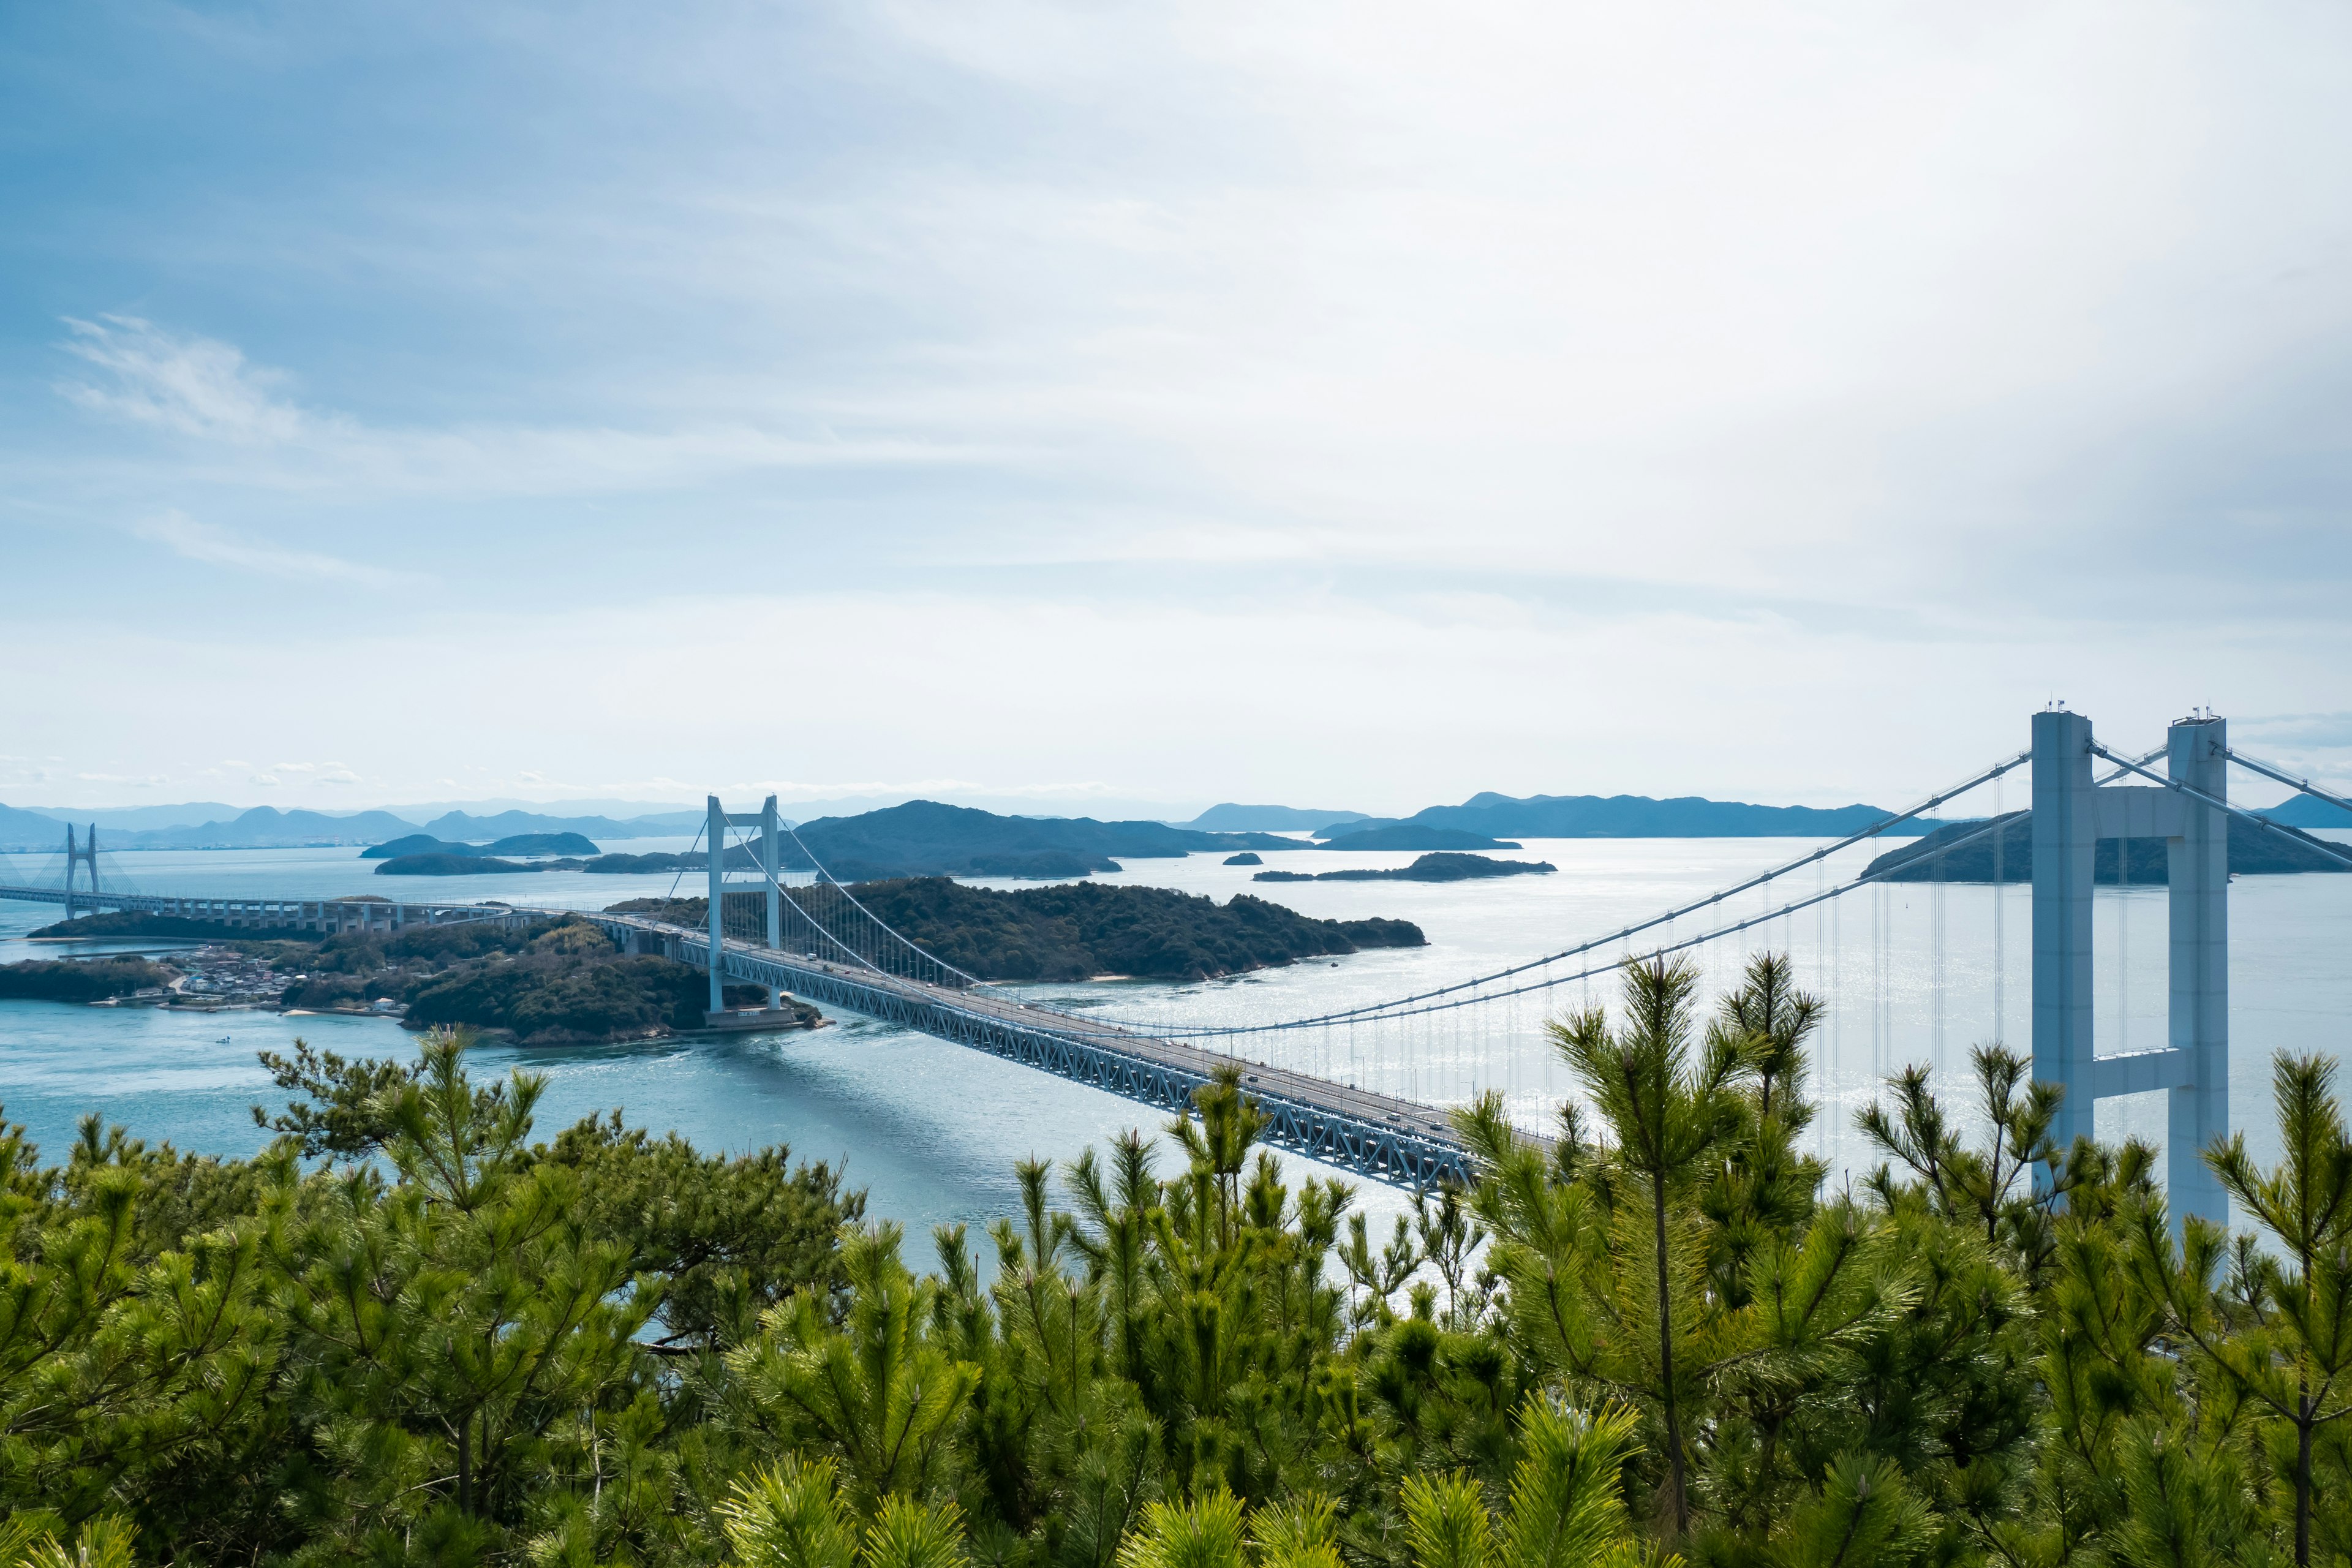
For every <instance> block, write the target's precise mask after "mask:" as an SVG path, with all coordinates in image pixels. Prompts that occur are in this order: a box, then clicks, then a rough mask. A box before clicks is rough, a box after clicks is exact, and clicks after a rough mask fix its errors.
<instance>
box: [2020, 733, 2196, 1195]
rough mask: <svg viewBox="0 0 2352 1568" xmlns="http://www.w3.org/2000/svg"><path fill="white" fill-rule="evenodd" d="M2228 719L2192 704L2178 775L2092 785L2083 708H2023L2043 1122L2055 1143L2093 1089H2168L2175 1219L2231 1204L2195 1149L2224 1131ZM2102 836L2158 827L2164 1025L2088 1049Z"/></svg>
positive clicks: (2069, 1131)
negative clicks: (2047, 1103) (2110, 1048)
mask: <svg viewBox="0 0 2352 1568" xmlns="http://www.w3.org/2000/svg"><path fill="white" fill-rule="evenodd" d="M2228 731H2229V727H2228V724H2227V723H2226V721H2223V720H2221V719H2217V718H2212V717H2210V716H2198V717H2192V718H2189V719H2184V720H2181V721H2179V722H2178V723H2176V724H2174V725H2173V726H2172V727H2171V728H2170V729H2169V730H2168V731H2167V733H2166V742H2167V744H2166V758H2167V762H2166V776H2167V777H2168V779H2170V780H2172V781H2173V782H2174V783H2175V784H2178V785H2180V786H2183V787H2180V788H2172V787H2167V786H2165V785H2161V784H2141V785H2126V786H2118V785H2114V784H2109V785H2105V786H2104V787H2102V786H2100V785H2098V784H2096V783H2095V780H2094V779H2093V777H2092V757H2093V746H2094V743H2095V742H2094V739H2093V736H2092V732H2091V721H2090V720H2089V719H2088V718H2086V717H2084V715H2082V714H2080V713H2071V712H2068V711H2066V710H2063V709H2053V710H2049V711H2046V712H2042V713H2037V714H2035V715H2034V716H2033V830H2032V843H2033V1076H2034V1077H2035V1078H2037V1079H2041V1080H2042V1081H2043V1082H2045V1083H2054V1084H2058V1085H2060V1086H2062V1087H2063V1089H2065V1090H2066V1098H2065V1100H2064V1101H2063V1103H2062V1104H2061V1106H2060V1107H2059V1110H2058V1115H2057V1119H2056V1121H2054V1122H2053V1125H2052V1127H2051V1136H2052V1137H2053V1139H2054V1140H2055V1142H2057V1144H2058V1146H2059V1148H2060V1149H2062V1150H2063V1149H2069V1148H2072V1147H2073V1145H2074V1140H2075V1139H2076V1138H2078V1137H2085V1138H2086V1137H2089V1136H2090V1135H2091V1130H2092V1125H2093V1108H2094V1106H2095V1103H2096V1102H2097V1101H2098V1100H2107V1099H2112V1098H2114V1097H2115V1096H2117V1095H2124V1094H2139V1093H2145V1092H2147V1091H2149V1090H2153V1089H2166V1090H2168V1091H2169V1095H2170V1105H2169V1108H2168V1119H2167V1130H2166V1137H2165V1181H2166V1185H2167V1190H2168V1197H2169V1203H2170V1206H2171V1209H2172V1214H2173V1221H2174V1224H2175V1225H2176V1226H2177V1225H2178V1224H2179V1222H2180V1220H2181V1219H2182V1218H2183V1217H2185V1216H2186V1215H2192V1214H2193V1215H2201V1216H2202V1217H2204V1218H2206V1219H2209V1220H2211V1221H2212V1222H2213V1223H2215V1224H2216V1225H2220V1226H2227V1225H2228V1224H2229V1218H2230V1215H2229V1202H2228V1199H2227V1197H2226V1196H2225V1194H2223V1193H2222V1191H2221V1184H2220V1183H2219V1182H2218V1181H2217V1180H2216V1179H2215V1178H2214V1175H2213V1173H2212V1172H2211V1171H2210V1169H2208V1168H2207V1166H2206V1164H2205V1162H2204V1160H2203V1158H2202V1155H2203V1153H2204V1151H2205V1150H2206V1148H2207V1147H2208V1146H2209V1145H2210V1144H2211V1142H2213V1140H2214V1139H2216V1138H2220V1137H2223V1136H2226V1135H2227V1134H2228V1132H2229V1131H2230V856H2229V846H2230V834H2229V827H2230V824H2229V816H2228V812H2227V809H2226V806H2225V805H2224V804H2222V803H2225V802H2226V801H2227V799H2228V795H2227V793H2226V791H2227V788H2228V782H2227V768H2228V761H2229V732H2228ZM2190 792H2194V793H2190ZM2102 838H2162V839H2164V840H2165V848H2166V865H2165V872H2166V879H2167V882H2168V889H2167V893H2168V899H2167V906H2168V907H2167V919H2168V925H2169V928H2170V929H2169V939H2170V940H2169V942H2168V951H2167V955H2166V958H2167V967H2168V972H2169V979H2168V1030H2167V1035H2168V1043H2167V1044H2166V1045H2165V1046H2164V1047H2162V1048H2160V1049H2158V1050H2149V1051H2131V1052H2126V1053H2122V1054H2119V1055H2116V1056H2110V1057H2102V1056H2099V1055H2097V1054H2096V1052H2095V1049H2094V1046H2093V1033H2092V1031H2093V1023H2094V1019H2095V1008H2094V1006H2093V989H2094V984H2093V975H2094V967H2093V955H2094V950H2093V942H2092V921H2091V910H2092V889H2093V885H2094V881H2095V875H2096V868H2097V855H2098V841H2099V840H2100V839H2102ZM2121 861H2122V858H2121V857H2120V856H2119V857H2118V864H2121Z"/></svg>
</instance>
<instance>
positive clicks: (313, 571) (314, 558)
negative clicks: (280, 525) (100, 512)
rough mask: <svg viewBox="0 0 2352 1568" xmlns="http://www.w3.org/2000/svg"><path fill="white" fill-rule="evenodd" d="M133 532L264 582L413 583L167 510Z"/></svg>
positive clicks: (410, 576) (404, 575)
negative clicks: (276, 579)
mask: <svg viewBox="0 0 2352 1568" xmlns="http://www.w3.org/2000/svg"><path fill="white" fill-rule="evenodd" d="M131 531H132V532H133V533H135V534H137V535H138V536H139V537H140V538H142V539H144V540H146V541H148V542H151V543H154V544H161V545H163V546H164V547H165V548H167V549H169V550H171V551H172V552H173V553H174V554H177V555H183V556H185V557H186V558H187V559H188V560H191V561H202V562H204V563H206V564H207V565H212V566H226V567H230V568H232V569H233V570H236V571H239V572H255V573H258V574H261V575H263V576H265V577H287V578H294V579H298V580H310V581H314V582H319V581H324V582H340V583H358V584H365V585H368V586H372V587H389V586H391V585H393V584H398V583H413V582H415V581H416V580H417V578H416V575H415V574H414V573H409V572H396V571H394V570H392V569H390V568H388V567H383V566H371V565H369V564H367V563H364V562H359V561H346V560H344V559H343V558H342V557H341V556H340V555H328V554H325V553H323V552H320V551H315V550H287V549H282V548H280V547H279V546H278V545H274V544H264V543H258V542H255V541H253V540H249V539H242V538H239V537H238V536H237V535H236V534H234V533H231V532H229V531H227V530H226V529H221V528H215V527H213V526H211V525H210V524H208V523H202V522H198V521H196V520H195V519H194V518H192V517H190V516H188V515H187V514H186V513H184V512H180V511H167V512H163V513H162V514H161V515H159V516H156V517H151V518H149V519H147V520H146V521H143V522H141V523H139V524H137V525H136V526H134V527H133V528H132V529H131Z"/></svg>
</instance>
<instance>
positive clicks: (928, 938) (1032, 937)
mask: <svg viewBox="0 0 2352 1568" xmlns="http://www.w3.org/2000/svg"><path fill="white" fill-rule="evenodd" d="M850 890H851V892H853V893H854V894H855V895H856V898H857V900H858V902H860V903H862V904H864V905H865V906H866V908H867V909H869V910H873V911H874V913H875V914H876V915H877V917H878V918H880V919H881V920H882V921H884V922H885V923H886V924H887V925H888V926H889V927H890V928H891V929H892V930H894V931H898V933H899V934H901V935H903V936H904V937H906V938H907V940H908V941H909V942H914V943H915V944H916V945H917V946H919V947H921V948H923V949H924V950H925V951H927V952H931V953H933V954H935V955H937V956H938V957H940V958H943V959H945V960H946V961H947V962H948V963H952V964H954V965H955V966H956V967H957V968H959V969H961V970H963V971H965V972H966V973H971V974H976V975H978V976H980V977H981V978H982V979H983V980H1015V981H1018V980H1090V979H1094V978H1096V977H1097V976H1099V975H1106V974H1116V975H1130V976H1133V977H1135V978H1137V979H1151V980H1207V979H1213V978H1215V977H1216V976H1218V975H1223V974H1238V973H1244V971H1247V970H1253V969H1265V968H1267V967H1270V966H1274V965H1279V964H1286V963H1297V962H1298V961H1299V960H1301V959H1305V958H1327V957H1339V956H1343V955H1345V954H1348V953H1351V952H1359V951H1360V950H1362V949H1364V948H1369V947H1421V946H1423V945H1425V943H1426V942H1427V940H1428V939H1427V938H1425V937H1423V935H1422V932H1421V928H1420V927H1419V926H1416V925H1414V924H1412V922H1411V921H1392V920H1366V921H1321V920H1315V919H1312V918H1310V917H1308V916H1307V915H1302V914H1300V913H1299V912H1298V911H1297V910H1290V909H1286V908H1284V907H1283V906H1282V905H1280V904H1275V903H1268V902H1267V901H1266V900H1264V899H1255V898H1252V897H1250V896H1249V895H1248V894H1246V893H1243V894H1238V895H1236V896H1235V897H1234V898H1233V899H1231V900H1228V901H1226V902H1225V903H1222V904H1220V903H1218V902H1217V901H1216V900H1214V899H1212V898H1208V897H1205V896H1203V895H1199V894H1192V893H1180V892H1176V891H1173V890H1172V889H1167V888H1138V887H1129V886H1111V885H1107V884H1103V883H1098V882H1066V883H1056V884H1054V885H1051V886H1047V887H1043V888H1023V889H1017V890H1014V891H1010V892H1007V891H1003V890H1000V889H992V888H974V887H968V886H966V885H965V884H963V883H961V882H956V881H951V880H950V879H947V878H945V877H920V878H902V879H894V880H890V881H883V882H860V883H857V884H856V886H854V887H853V888H852V889H850ZM612 908H613V909H614V910H616V911H619V910H625V911H632V912H636V913H642V914H650V915H652V916H653V917H654V918H656V920H666V921H672V922H673V923H676V924H678V925H690V926H691V925H700V924H702V923H703V922H704V921H707V920H708V919H709V908H710V904H709V900H707V899H633V900H628V901H627V902H625V903H619V904H614V905H613V906H612Z"/></svg>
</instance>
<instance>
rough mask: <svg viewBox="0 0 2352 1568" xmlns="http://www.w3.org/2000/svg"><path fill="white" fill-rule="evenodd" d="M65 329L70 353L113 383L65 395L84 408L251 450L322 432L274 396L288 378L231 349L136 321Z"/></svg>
mask: <svg viewBox="0 0 2352 1568" xmlns="http://www.w3.org/2000/svg"><path fill="white" fill-rule="evenodd" d="M66 326H67V327H68V330H69V331H71V333H72V336H71V337H69V338H68V339H67V341H66V343H65V348H66V351H67V352H68V353H71V354H73V355H74V356H76V357H77V358H79V359H80V360H82V361H84V362H86V363H89V364H91V365H94V366H96V367H97V368H98V369H100V370H101V371H104V372H106V373H107V374H108V377H109V380H108V382H107V384H97V383H92V382H87V381H85V382H73V383H68V384H66V385H64V386H63V387H61V388H60V389H59V390H60V391H62V392H63V393H64V395H66V396H67V397H68V398H69V399H71V400H72V401H73V402H75V403H78V404H79V405H81V406H83V407H84V408H89V409H93V410H95V411H97V412H100V413H103V414H111V415H116V416H120V417H122V418H125V419H131V420H134V421H137V422H139V423H142V424H147V425H160V426H163V427H165V428H167V429H170V430H174V431H177V432H179V433H180V434H182V435H185V436H199V437H206V438H208V439H212V440H218V441H228V442H234V443H236V444H238V445H246V446H260V445H268V444H271V443H275V442H280V441H290V440H295V439H297V438H299V437H301V436H302V435H303V434H304V433H305V431H306V430H308V429H310V428H311V427H312V426H314V424H315V422H314V421H313V420H312V419H310V416H306V415H305V414H303V413H302V411H301V410H299V408H296V407H294V406H293V405H291V404H288V403H284V402H280V401H278V399H276V398H274V397H273V396H271V395H270V392H269V387H270V385H271V384H273V383H275V382H278V381H282V380H283V379H284V378H283V376H282V375H279V374H273V373H269V372H266V371H260V370H257V369H255V368H254V367H252V366H250V365H248V364H247V363H246V359H245V355H243V354H242V353H238V352H237V351H236V349H235V348H234V347H232V346H230V345H229V344H227V343H223V342H214V341H213V340H211V339H209V338H194V337H180V336H175V335H174V334H173V333H170V332H167V331H162V330H161V329H159V328H157V327H156V326H155V325H154V324H153V323H152V322H151V321H142V320H141V319H140V318H138V317H136V316H100V318H99V319H98V320H97V321H76V320H74V319H72V318H70V317H68V319H67V321H66Z"/></svg>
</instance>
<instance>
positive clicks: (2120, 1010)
mask: <svg viewBox="0 0 2352 1568" xmlns="http://www.w3.org/2000/svg"><path fill="white" fill-rule="evenodd" d="M2097 880H2098V879H2097V878H2096V877H2094V878H2093V879H2092V881H2093V883H2094V885H2095V884H2096V882H2097ZM2129 1049H2131V837H2130V836H2129V835H2128V834H2126V835H2125V836H2124V837H2119V838H2117V839H2116V1050H2118V1051H2127V1050H2129Z"/></svg>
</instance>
